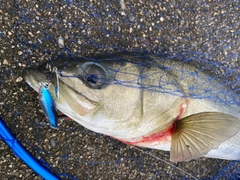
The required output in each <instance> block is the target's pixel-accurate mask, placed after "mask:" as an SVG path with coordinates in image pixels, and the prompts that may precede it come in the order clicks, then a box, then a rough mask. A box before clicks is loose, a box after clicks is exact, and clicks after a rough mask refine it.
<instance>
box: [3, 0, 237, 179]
mask: <svg viewBox="0 0 240 180" xmlns="http://www.w3.org/2000/svg"><path fill="white" fill-rule="evenodd" d="M239 8H240V2H239V1H238V0H230V1H227V0H225V1H224V0H219V1H211V0H208V1H207V0H206V1H204V0H199V1H190V0H189V1H188V0H187V1H174V2H172V1H168V0H164V1H142V0H140V1H129V2H128V1H125V0H119V1H95V0H90V1H80V2H79V1H74V0H55V1H51V0H49V1H47V0H46V1H44V0H42V1H32V0H31V1H30V0H21V1H20V0H19V1H18V0H14V1H7V0H2V1H1V2H0V116H1V117H2V118H3V119H4V121H5V122H6V124H7V125H8V126H9V127H10V129H11V130H12V132H13V133H14V134H15V135H16V137H17V138H18V139H19V140H20V141H21V143H22V144H23V145H24V146H25V147H26V148H27V149H28V150H29V151H30V152H31V153H32V154H33V155H34V156H35V157H36V158H38V159H40V161H41V162H43V164H44V165H46V166H47V167H49V168H50V170H51V171H52V172H54V173H55V174H59V175H60V177H61V178H62V179H74V178H76V179H213V178H220V179H238V178H239V175H240V162H239V161H225V160H216V159H208V158H200V159H197V160H192V161H190V162H182V163H171V162H169V153H168V152H163V151H157V150H150V149H144V148H136V147H132V146H128V145H125V144H123V143H121V142H119V141H116V140H114V139H112V138H110V137H107V136H104V135H100V134H96V133H94V132H91V131H88V130H87V129H85V128H84V127H82V126H80V125H78V124H77V123H75V122H73V121H69V120H64V121H63V122H62V124H61V125H60V126H59V128H58V129H57V130H55V129H51V128H49V126H48V125H47V124H46V123H44V122H42V118H43V114H42V112H41V110H40V107H39V104H38V94H37V93H36V92H34V91H33V90H32V89H31V88H30V87H29V86H28V85H27V84H26V83H25V82H24V80H23V78H22V70H23V69H24V68H25V67H27V66H35V65H37V64H40V63H41V62H43V61H48V60H52V59H54V57H56V56H57V55H59V54H65V55H69V56H75V55H82V56H91V55H93V54H99V53H103V52H113V51H123V50H127V51H148V52H153V53H166V54H170V55H172V56H177V57H179V58H183V59H184V58H188V59H189V58H190V59H191V58H192V59H194V58H197V59H199V60H205V59H207V60H212V61H221V62H222V64H223V67H225V68H219V69H218V71H219V72H218V74H220V75H219V76H220V77H221V76H225V75H227V76H228V80H229V81H228V82H229V84H230V86H231V87H233V88H235V89H237V88H239V82H240V81H236V79H238V80H239V65H240V56H239V52H240V42H239V39H240V29H239V27H240V9H239ZM229 69H234V72H232V71H228V70H229ZM228 72H230V74H227V73H228ZM225 83H227V82H225ZM236 92H237V91H236ZM0 143H1V146H0V177H1V179H8V180H14V179H36V180H37V179H41V177H40V176H38V175H37V174H36V173H35V172H33V171H32V170H31V169H29V168H28V167H27V166H26V165H25V164H24V163H23V162H22V161H21V160H20V159H19V158H17V157H16V156H15V155H14V153H13V151H12V150H11V149H10V148H9V147H8V146H7V145H5V143H4V142H3V141H1V142H0Z"/></svg>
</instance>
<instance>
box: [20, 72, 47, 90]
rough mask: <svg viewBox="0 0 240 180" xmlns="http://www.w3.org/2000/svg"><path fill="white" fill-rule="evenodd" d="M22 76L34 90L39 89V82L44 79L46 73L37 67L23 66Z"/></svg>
mask: <svg viewBox="0 0 240 180" xmlns="http://www.w3.org/2000/svg"><path fill="white" fill-rule="evenodd" d="M22 77H23V79H24V80H25V81H26V83H27V84H29V85H30V86H31V87H32V88H33V89H34V90H35V91H38V89H39V88H38V87H39V82H42V81H45V80H46V75H45V74H44V73H42V72H41V71H39V70H38V69H37V68H25V69H24V70H23V72H22Z"/></svg>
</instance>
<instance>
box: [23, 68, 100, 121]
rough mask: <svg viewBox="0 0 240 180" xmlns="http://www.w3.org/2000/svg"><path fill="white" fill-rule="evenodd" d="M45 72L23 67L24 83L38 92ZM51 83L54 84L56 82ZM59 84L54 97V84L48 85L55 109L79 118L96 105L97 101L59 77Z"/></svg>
mask: <svg viewBox="0 0 240 180" xmlns="http://www.w3.org/2000/svg"><path fill="white" fill-rule="evenodd" d="M46 73H47V71H46ZM46 73H45V72H43V71H42V70H40V69H38V68H25V69H24V70H23V73H22V76H23V78H24V80H25V81H26V83H27V84H29V85H30V86H31V87H32V88H33V89H34V90H35V91H36V92H38V91H39V82H46ZM52 83H53V84H55V83H56V82H52ZM59 86H60V88H59V94H60V97H59V98H56V96H55V95H56V93H55V86H54V85H53V86H50V88H49V91H50V93H51V95H52V96H53V98H54V101H55V103H56V106H57V109H58V110H60V111H61V112H62V113H63V114H66V115H67V116H69V117H71V118H72V119H80V118H81V117H82V116H85V115H87V114H89V113H90V112H91V111H92V110H94V109H95V107H96V106H97V105H98V103H97V102H95V101H93V100H91V99H89V98H88V97H86V96H84V95H83V94H81V93H80V92H78V91H76V90H74V89H72V88H71V87H70V86H68V85H67V84H65V83H64V82H62V81H61V79H59ZM66 107H68V108H67V109H68V111H66ZM68 112H71V113H68Z"/></svg>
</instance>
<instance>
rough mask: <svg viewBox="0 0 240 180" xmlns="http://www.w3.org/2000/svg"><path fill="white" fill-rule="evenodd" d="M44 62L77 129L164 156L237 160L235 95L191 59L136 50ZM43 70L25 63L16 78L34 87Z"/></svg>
mask: <svg viewBox="0 0 240 180" xmlns="http://www.w3.org/2000/svg"><path fill="white" fill-rule="evenodd" d="M51 63H52V64H51V65H52V66H55V67H57V69H58V72H57V73H58V75H59V89H58V90H59V97H58V99H55V103H56V107H57V109H58V110H59V111H61V112H62V113H63V114H65V115H67V116H68V117H70V118H71V119H73V120H74V121H76V122H77V123H79V124H80V125H82V126H84V127H85V128H87V129H89V130H92V131H94V132H97V133H101V134H105V135H107V136H110V137H112V138H115V139H117V140H119V141H122V142H124V143H126V144H129V145H134V146H139V147H145V148H152V149H159V150H163V151H170V161H172V162H181V161H190V160H192V159H197V158H200V157H210V158H218V159H228V160H237V159H240V140H239V139H240V132H239V131H240V119H239V118H240V108H239V105H238V104H237V103H236V102H237V98H236V97H238V96H237V95H236V94H235V93H234V92H233V91H232V90H231V89H230V88H228V87H226V86H225V85H224V84H222V83H221V82H220V80H218V79H217V78H214V77H212V76H211V74H209V73H208V72H205V71H204V70H201V69H199V68H197V66H196V65H194V64H190V63H186V62H185V61H183V60H179V59H175V58H166V57H164V56H162V55H160V54H147V53H140V52H120V53H110V54H102V55H99V56H96V57H91V58H87V57H78V58H74V59H67V57H59V58H57V59H56V60H53V61H51ZM47 71H48V70H47V68H46V64H42V65H40V66H38V67H37V68H31V67H29V68H26V69H25V70H24V72H23V77H24V79H25V81H26V82H27V83H28V84H29V85H30V86H31V87H32V88H33V89H35V90H36V91H37V89H38V83H39V82H40V81H42V79H44V77H45V73H47ZM52 83H53V84H54V83H55V85H56V82H54V81H53V82H52ZM53 87H55V86H54V85H53V86H52V87H50V88H49V91H50V93H51V94H53V95H54V94H55V89H54V88H53Z"/></svg>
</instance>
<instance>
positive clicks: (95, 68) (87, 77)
mask: <svg viewBox="0 0 240 180" xmlns="http://www.w3.org/2000/svg"><path fill="white" fill-rule="evenodd" d="M106 79H107V76H106V72H105V71H104V69H103V67H101V66H100V65H98V64H96V63H86V64H85V65H83V82H84V83H85V84H86V85H87V86H88V87H90V88H93V89H101V88H102V86H103V85H104V84H106Z"/></svg>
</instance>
